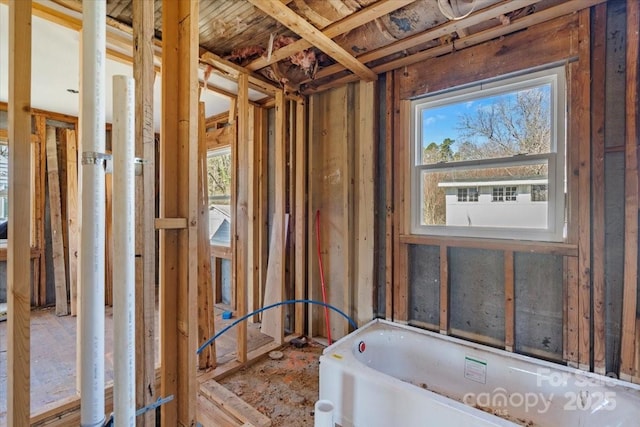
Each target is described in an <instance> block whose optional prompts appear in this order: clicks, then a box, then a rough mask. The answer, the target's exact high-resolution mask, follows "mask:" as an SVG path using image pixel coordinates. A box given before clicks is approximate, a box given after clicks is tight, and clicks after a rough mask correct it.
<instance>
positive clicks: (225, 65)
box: [200, 50, 280, 95]
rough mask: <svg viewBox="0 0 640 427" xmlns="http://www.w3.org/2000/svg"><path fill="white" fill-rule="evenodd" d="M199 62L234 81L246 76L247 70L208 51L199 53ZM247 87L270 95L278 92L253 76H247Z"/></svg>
mask: <svg viewBox="0 0 640 427" xmlns="http://www.w3.org/2000/svg"><path fill="white" fill-rule="evenodd" d="M200 62H201V63H203V64H205V65H209V66H211V67H213V68H214V69H215V70H219V71H220V72H222V73H224V74H226V75H228V76H229V77H231V78H233V79H234V80H237V78H238V76H239V75H240V74H247V70H246V69H244V68H242V67H241V66H239V65H237V64H234V63H233V62H231V61H227V60H226V59H222V58H221V57H219V56H218V55H216V54H215V53H211V52H208V51H204V50H203V51H202V52H201V55H200ZM249 87H250V88H252V89H256V90H258V91H261V92H263V93H267V94H270V95H272V94H274V93H276V92H277V91H278V90H280V89H279V88H278V87H277V86H275V85H274V84H273V83H272V82H269V81H267V80H265V79H263V78H261V77H258V76H255V75H253V74H252V75H249Z"/></svg>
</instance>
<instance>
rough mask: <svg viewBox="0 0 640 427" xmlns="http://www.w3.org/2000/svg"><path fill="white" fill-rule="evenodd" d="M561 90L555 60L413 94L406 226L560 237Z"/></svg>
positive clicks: (479, 234) (562, 178) (429, 231)
mask: <svg viewBox="0 0 640 427" xmlns="http://www.w3.org/2000/svg"><path fill="white" fill-rule="evenodd" d="M564 91H565V85H564V69H563V68H555V69H550V70H545V71H540V72H535V73H531V74H529V75H522V76H517V77H510V78H507V79H503V80H494V81H491V82H487V83H482V84H478V85H476V86H473V87H466V88H462V89H459V90H452V91H449V92H447V93H441V94H436V95H433V96H430V97H427V98H424V99H419V100H415V101H413V102H412V117H413V120H414V122H413V129H414V132H413V133H412V135H413V136H414V144H413V148H412V155H413V159H412V162H413V171H414V172H413V179H412V183H411V185H412V232H414V233H420V234H443V235H467V236H473V237H497V238H525V239H534V240H555V241H561V240H562V239H563V238H564V235H563V230H564V228H565V212H564V198H565V195H564V192H565V170H564V169H565V165H564V158H565V153H564V134H565V127H566V126H565V118H564V110H565V106H564V102H565V95H564ZM469 202H474V203H469ZM534 202H535V203H534ZM532 203H533V205H532ZM460 227H465V228H464V229H463V228H460ZM470 229H473V230H470ZM519 229H520V230H525V231H527V232H525V233H518V232H517V230H519ZM497 230H503V231H497ZM504 230H513V231H504Z"/></svg>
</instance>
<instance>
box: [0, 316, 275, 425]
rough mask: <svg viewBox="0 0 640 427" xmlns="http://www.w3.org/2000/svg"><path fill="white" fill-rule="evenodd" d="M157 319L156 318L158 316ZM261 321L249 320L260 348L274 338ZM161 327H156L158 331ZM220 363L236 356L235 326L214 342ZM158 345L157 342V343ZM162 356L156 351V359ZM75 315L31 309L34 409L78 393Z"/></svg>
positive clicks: (108, 373)
mask: <svg viewBox="0 0 640 427" xmlns="http://www.w3.org/2000/svg"><path fill="white" fill-rule="evenodd" d="M223 308H224V307H220V308H218V307H217V308H216V309H215V314H216V320H215V323H216V330H220V329H221V328H223V327H224V326H226V325H227V324H229V323H231V322H233V321H234V319H231V320H222V319H221V313H222V311H223ZM105 313H106V318H105V319H106V321H105V380H106V381H107V382H109V381H112V380H113V353H112V349H113V314H112V308H111V307H106V308H105ZM156 322H157V319H156ZM259 326H260V325H259V324H251V323H250V324H249V327H248V337H249V339H248V348H249V350H252V349H255V348H258V347H260V346H262V345H264V344H266V343H268V342H270V341H271V338H270V337H268V336H266V335H263V334H261V333H260V330H259ZM6 330H7V322H5V321H2V322H0V426H4V425H6V412H7V399H6V397H7V390H6V384H7V353H6V351H7V340H6ZM157 330H158V328H157V327H156V331H157ZM215 344H216V353H217V356H218V357H217V359H218V363H219V364H222V363H225V362H227V361H230V360H234V359H235V350H236V330H235V328H232V329H231V330H229V331H228V332H226V333H225V334H223V335H222V336H220V338H218V339H217V340H216V342H215ZM156 348H157V346H156ZM158 360H159V357H158V354H156V363H158ZM75 383H76V318H75V317H71V316H64V317H58V316H56V315H55V310H54V309H53V308H51V309H42V310H34V311H32V312H31V413H32V414H34V413H36V412H41V411H43V410H46V409H49V408H52V407H56V406H58V402H59V401H60V400H62V399H65V398H69V397H72V396H75V395H76V384H75Z"/></svg>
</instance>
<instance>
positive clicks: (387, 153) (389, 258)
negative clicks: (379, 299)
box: [384, 72, 395, 320]
mask: <svg viewBox="0 0 640 427" xmlns="http://www.w3.org/2000/svg"><path fill="white" fill-rule="evenodd" d="M393 76H394V73H393V72H388V73H386V80H385V87H386V94H385V108H386V111H385V142H384V165H385V171H384V199H385V202H384V203H385V245H384V247H385V263H384V264H385V265H384V271H385V278H384V286H385V311H384V313H385V314H384V315H385V318H386V319H387V320H392V319H393V268H394V267H393V259H394V256H393V251H394V247H395V244H394V241H395V238H394V222H393V206H394V204H393V171H394V167H393V165H394V160H393V156H394V154H393V147H394V145H393V141H394V124H395V121H394V117H395V114H394V108H393V106H394V103H393V100H394V93H395V92H394V88H395V84H394V80H393Z"/></svg>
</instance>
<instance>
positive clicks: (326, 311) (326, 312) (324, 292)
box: [316, 209, 332, 345]
mask: <svg viewBox="0 0 640 427" xmlns="http://www.w3.org/2000/svg"><path fill="white" fill-rule="evenodd" d="M316 241H317V242H318V267H319V268H320V283H321V284H322V302H323V303H325V304H326V303H327V290H326V288H325V285H324V269H323V268H322V256H321V255H320V209H318V210H317V211H316ZM324 320H325V324H326V326H327V339H328V341H329V345H331V344H332V341H331V323H330V322H329V308H327V306H326V305H325V306H324Z"/></svg>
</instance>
